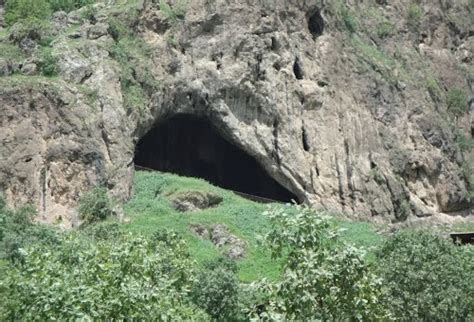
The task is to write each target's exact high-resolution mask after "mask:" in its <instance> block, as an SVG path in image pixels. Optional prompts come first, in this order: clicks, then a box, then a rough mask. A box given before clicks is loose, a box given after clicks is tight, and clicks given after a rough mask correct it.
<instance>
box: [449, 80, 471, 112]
mask: <svg viewBox="0 0 474 322" xmlns="http://www.w3.org/2000/svg"><path fill="white" fill-rule="evenodd" d="M446 104H447V105H448V111H449V112H450V113H451V114H453V115H454V116H456V117H458V116H461V115H463V114H464V113H466V112H467V110H468V102H467V96H466V94H465V93H464V91H463V90H462V89H460V88H457V87H455V88H452V89H450V90H449V91H448V95H447V97H446Z"/></svg>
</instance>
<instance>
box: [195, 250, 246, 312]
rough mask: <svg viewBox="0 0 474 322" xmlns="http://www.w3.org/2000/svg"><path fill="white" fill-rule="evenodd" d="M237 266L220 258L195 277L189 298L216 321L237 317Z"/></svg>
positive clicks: (208, 264) (209, 263)
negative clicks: (195, 280)
mask: <svg viewBox="0 0 474 322" xmlns="http://www.w3.org/2000/svg"><path fill="white" fill-rule="evenodd" d="M236 272H237V266H236V265H235V263H234V262H232V261H231V260H228V259H225V258H222V259H218V260H215V261H212V262H208V263H207V264H206V265H205V268H204V269H203V270H201V271H200V272H199V274H198V275H197V282H196V283H195V284H194V286H193V289H192V293H191V297H192V299H193V301H194V303H195V304H196V305H197V306H199V307H200V308H202V309H204V310H205V311H206V312H207V313H208V314H209V315H210V316H211V317H213V318H214V319H216V320H217V321H231V320H236V319H237V317H238V316H239V309H238V304H239V282H238V280H237V277H236V274H235V273H236Z"/></svg>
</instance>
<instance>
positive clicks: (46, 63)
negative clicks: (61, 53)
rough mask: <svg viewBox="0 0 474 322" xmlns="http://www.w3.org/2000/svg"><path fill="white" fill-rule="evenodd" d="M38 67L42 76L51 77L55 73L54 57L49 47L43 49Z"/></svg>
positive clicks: (56, 71)
mask: <svg viewBox="0 0 474 322" xmlns="http://www.w3.org/2000/svg"><path fill="white" fill-rule="evenodd" d="M39 69H40V71H41V74H42V75H43V76H49V77H51V76H55V75H57V73H58V70H57V66H56V57H54V56H53V53H52V50H51V48H44V49H43V51H42V53H41V63H40V64H39Z"/></svg>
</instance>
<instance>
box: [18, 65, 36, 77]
mask: <svg viewBox="0 0 474 322" xmlns="http://www.w3.org/2000/svg"><path fill="white" fill-rule="evenodd" d="M37 71H38V66H36V64H32V63H31V64H26V65H23V67H22V68H21V72H22V73H23V74H24V75H28V76H31V75H34V74H36V72H37Z"/></svg>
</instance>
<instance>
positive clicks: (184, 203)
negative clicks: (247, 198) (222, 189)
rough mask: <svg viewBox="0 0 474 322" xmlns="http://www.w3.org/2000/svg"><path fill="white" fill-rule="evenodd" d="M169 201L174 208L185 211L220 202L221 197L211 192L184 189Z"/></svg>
mask: <svg viewBox="0 0 474 322" xmlns="http://www.w3.org/2000/svg"><path fill="white" fill-rule="evenodd" d="M171 202H172V203H173V207H174V209H176V210H178V211H180V212H186V211H195V210H202V209H206V208H210V207H213V206H216V205H218V204H220V203H221V202H222V197H220V196H218V195H216V194H213V193H211V192H201V191H185V192H182V193H179V194H178V195H176V196H174V197H173V198H172V200H171Z"/></svg>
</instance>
